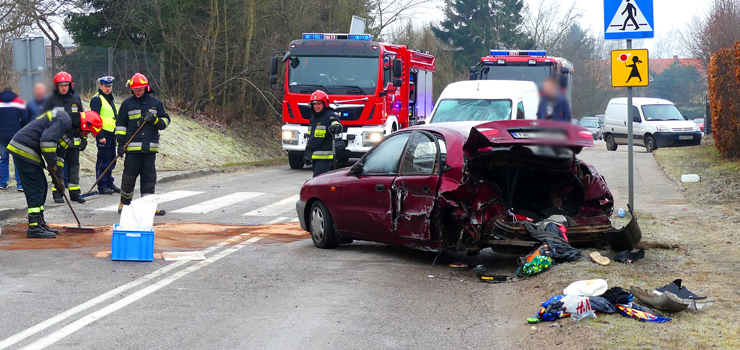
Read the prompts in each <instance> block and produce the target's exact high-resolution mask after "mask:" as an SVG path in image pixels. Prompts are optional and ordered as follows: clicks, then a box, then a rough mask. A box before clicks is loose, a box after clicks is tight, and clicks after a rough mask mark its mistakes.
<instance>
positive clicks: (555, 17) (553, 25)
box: [524, 0, 581, 50]
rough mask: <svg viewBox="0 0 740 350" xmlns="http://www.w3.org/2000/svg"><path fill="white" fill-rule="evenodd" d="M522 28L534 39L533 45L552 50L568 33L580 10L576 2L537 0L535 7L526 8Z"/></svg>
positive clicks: (579, 16)
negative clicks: (563, 2)
mask: <svg viewBox="0 0 740 350" xmlns="http://www.w3.org/2000/svg"><path fill="white" fill-rule="evenodd" d="M526 12H527V13H528V15H527V16H525V18H526V21H525V22H524V29H525V30H526V32H527V33H528V34H529V36H530V37H531V38H532V40H534V43H535V47H537V48H538V49H541V50H552V49H554V48H556V47H558V46H560V43H561V42H562V40H563V39H564V38H565V36H566V35H568V31H569V30H570V27H571V25H572V24H573V23H576V21H577V20H578V19H579V18H581V11H580V9H579V8H578V6H577V4H576V2H575V1H574V2H571V4H570V5H565V6H564V5H563V4H562V3H561V2H559V1H550V0H539V2H538V3H537V5H536V8H534V9H532V8H530V7H528V8H527V10H526Z"/></svg>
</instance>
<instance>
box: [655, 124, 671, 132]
mask: <svg viewBox="0 0 740 350" xmlns="http://www.w3.org/2000/svg"><path fill="white" fill-rule="evenodd" d="M656 130H658V132H671V128H669V127H667V126H665V125H658V126H657V127H656Z"/></svg>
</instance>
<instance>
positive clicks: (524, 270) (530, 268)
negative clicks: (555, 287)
mask: <svg viewBox="0 0 740 350" xmlns="http://www.w3.org/2000/svg"><path fill="white" fill-rule="evenodd" d="M551 265H552V259H551V258H550V257H547V256H543V255H537V256H535V257H534V258H533V259H532V261H530V262H527V263H525V264H524V265H523V266H522V267H520V268H518V269H517V271H516V275H517V276H522V275H523V276H528V277H529V276H534V275H536V274H538V273H540V272H542V271H545V270H547V269H549V268H550V266H551Z"/></svg>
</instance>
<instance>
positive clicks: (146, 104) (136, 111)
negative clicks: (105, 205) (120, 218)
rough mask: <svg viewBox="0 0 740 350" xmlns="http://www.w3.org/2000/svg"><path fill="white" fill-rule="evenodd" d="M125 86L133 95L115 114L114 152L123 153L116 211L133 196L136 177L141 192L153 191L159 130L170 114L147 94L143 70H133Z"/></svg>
mask: <svg viewBox="0 0 740 350" xmlns="http://www.w3.org/2000/svg"><path fill="white" fill-rule="evenodd" d="M128 87H129V88H130V89H131V93H132V94H133V96H131V97H129V98H127V99H126V100H124V101H123V103H122V104H121V108H120V109H119V110H118V115H117V117H116V139H117V140H116V141H117V142H118V156H119V157H123V156H124V153H125V155H126V157H125V159H124V162H123V176H122V178H121V204H120V205H119V206H118V213H119V214H120V213H121V211H123V206H124V205H129V204H131V199H133V198H134V187H136V178H137V177H138V178H139V184H140V189H139V190H140V191H141V195H142V196H146V195H150V194H154V185H155V184H156V182H157V168H156V166H155V164H154V163H155V161H156V159H157V153H159V132H160V131H161V130H164V129H165V128H167V126H168V125H169V124H170V116H169V115H167V113H165V111H164V104H163V103H162V101H160V100H158V99H156V98H154V97H153V96H151V93H153V91H152V89H151V88H150V87H149V81H148V80H147V79H146V77H145V76H144V75H143V74H141V73H136V74H134V76H133V77H132V78H131V79H130V80H129V81H128ZM124 147H125V149H124ZM164 214H165V211H164V210H162V209H157V211H156V215H164Z"/></svg>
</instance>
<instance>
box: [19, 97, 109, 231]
mask: <svg viewBox="0 0 740 350" xmlns="http://www.w3.org/2000/svg"><path fill="white" fill-rule="evenodd" d="M102 128H103V122H102V121H101V120H100V116H98V114H97V113H95V112H83V115H82V116H81V123H80V126H76V125H74V124H73V123H72V118H71V117H70V116H69V114H67V112H65V111H62V110H51V111H48V112H46V113H44V114H42V115H40V116H39V117H38V118H36V119H34V120H33V121H31V122H30V123H28V125H26V126H25V127H23V129H21V130H20V131H19V132H18V133H16V134H15V136H14V137H13V139H12V140H10V143H9V144H8V148H7V149H8V152H10V153H11V154H12V155H13V160H14V162H15V164H16V166H17V167H18V174H19V175H20V177H21V181H23V185H24V186H25V191H24V192H25V195H26V204H28V230H27V231H26V237H28V238H56V235H57V233H59V232H58V231H56V230H53V229H51V228H49V226H47V225H46V220H45V219H44V203H45V202H46V195H47V193H48V192H49V190H48V185H47V181H46V176H45V175H44V168H46V169H47V170H48V171H49V173H50V174H56V173H57V168H58V167H61V166H64V153H65V152H66V151H67V150H68V149H70V148H71V142H72V140H73V139H74V138H75V137H77V136H79V135H82V136H86V135H87V133H92V134H93V135H97V133H98V132H100V130H101V129H102ZM51 178H52V181H53V182H54V183H55V184H56V186H63V185H62V184H57V182H59V181H61V179H58V178H57V177H55V176H51Z"/></svg>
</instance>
